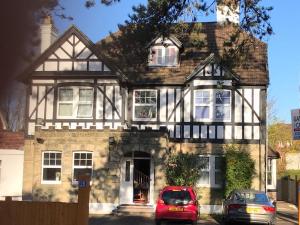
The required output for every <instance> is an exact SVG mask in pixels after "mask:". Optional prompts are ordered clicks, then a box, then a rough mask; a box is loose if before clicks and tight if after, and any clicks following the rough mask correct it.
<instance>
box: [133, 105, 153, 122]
mask: <svg viewBox="0 0 300 225" xmlns="http://www.w3.org/2000/svg"><path fill="white" fill-rule="evenodd" d="M135 117H136V118H148V119H152V118H156V107H155V106H135Z"/></svg>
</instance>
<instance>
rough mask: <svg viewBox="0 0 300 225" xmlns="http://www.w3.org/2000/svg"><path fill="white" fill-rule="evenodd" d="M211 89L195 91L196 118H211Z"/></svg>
mask: <svg viewBox="0 0 300 225" xmlns="http://www.w3.org/2000/svg"><path fill="white" fill-rule="evenodd" d="M210 104H211V97H210V91H195V119H196V120H203V119H209V118H210Z"/></svg>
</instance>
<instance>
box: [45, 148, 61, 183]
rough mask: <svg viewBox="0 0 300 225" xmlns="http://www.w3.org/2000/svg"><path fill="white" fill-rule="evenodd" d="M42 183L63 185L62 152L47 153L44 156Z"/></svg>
mask: <svg viewBox="0 0 300 225" xmlns="http://www.w3.org/2000/svg"><path fill="white" fill-rule="evenodd" d="M42 160H43V164H42V183H43V184H60V183H61V152H55V151H46V152H43V156H42Z"/></svg>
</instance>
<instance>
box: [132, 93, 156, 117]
mask: <svg viewBox="0 0 300 225" xmlns="http://www.w3.org/2000/svg"><path fill="white" fill-rule="evenodd" d="M156 99H157V92H156V90H135V91H134V111H133V112H134V116H133V117H134V119H135V120H155V119H156V117H157V101H156Z"/></svg>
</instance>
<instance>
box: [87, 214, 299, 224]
mask: <svg viewBox="0 0 300 225" xmlns="http://www.w3.org/2000/svg"><path fill="white" fill-rule="evenodd" d="M173 224H174V225H175V224H176V225H177V224H181V225H185V224H183V223H165V224H164V225H173ZM218 224H220V223H218V222H216V221H215V220H214V219H212V218H207V219H205V220H199V221H198V225H218ZM297 224H298V223H297V221H296V220H295V218H289V217H288V216H287V215H282V214H280V213H279V214H278V215H277V224H276V225H297ZM89 225H155V223H154V220H153V218H152V217H144V216H107V215H106V216H97V217H91V218H90V222H89Z"/></svg>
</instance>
